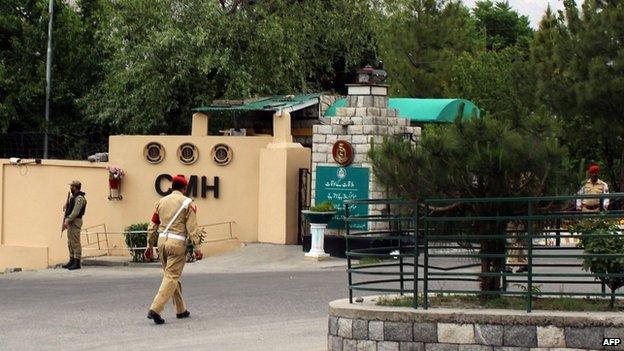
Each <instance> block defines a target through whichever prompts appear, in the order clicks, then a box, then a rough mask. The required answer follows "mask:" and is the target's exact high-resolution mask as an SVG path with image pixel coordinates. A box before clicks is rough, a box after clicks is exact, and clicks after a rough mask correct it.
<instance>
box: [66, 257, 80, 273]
mask: <svg viewBox="0 0 624 351" xmlns="http://www.w3.org/2000/svg"><path fill="white" fill-rule="evenodd" d="M80 268H81V267H80V259H79V258H76V259H74V263H73V264H72V265H71V266H69V267H67V269H69V270H70V271H73V270H74V269H80Z"/></svg>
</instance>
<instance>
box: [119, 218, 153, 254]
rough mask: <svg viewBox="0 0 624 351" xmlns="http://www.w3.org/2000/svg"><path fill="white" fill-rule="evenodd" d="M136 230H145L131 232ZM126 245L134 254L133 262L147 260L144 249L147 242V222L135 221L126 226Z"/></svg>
mask: <svg viewBox="0 0 624 351" xmlns="http://www.w3.org/2000/svg"><path fill="white" fill-rule="evenodd" d="M135 231H143V232H140V233H130V232H135ZM124 234H125V236H126V238H125V239H126V246H127V247H128V250H130V254H131V255H132V262H145V258H144V257H143V253H144V252H145V249H143V248H144V247H145V246H146V244H147V223H135V224H132V225H130V226H128V227H126V232H125V233H124Z"/></svg>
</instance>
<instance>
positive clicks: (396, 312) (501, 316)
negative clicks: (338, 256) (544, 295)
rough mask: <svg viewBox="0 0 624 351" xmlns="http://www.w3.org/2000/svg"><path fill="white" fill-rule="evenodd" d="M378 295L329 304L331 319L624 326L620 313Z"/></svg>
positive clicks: (578, 326)
mask: <svg viewBox="0 0 624 351" xmlns="http://www.w3.org/2000/svg"><path fill="white" fill-rule="evenodd" d="M376 298H377V297H376V296H370V297H365V298H364V301H363V302H362V303H354V304H350V303H349V300H348V299H342V300H335V301H332V302H330V304H329V315H330V317H340V318H351V319H364V320H383V321H389V322H412V323H414V322H415V323H426V322H435V323H459V324H464V323H471V324H497V325H504V326H513V325H520V326H557V327H573V328H588V327H624V315H622V313H618V312H562V311H533V312H531V313H527V312H525V311H520V310H499V309H487V310H485V309H446V308H430V309H428V310H424V309H417V310H415V309H413V308H410V307H389V306H378V305H376V304H375V303H376Z"/></svg>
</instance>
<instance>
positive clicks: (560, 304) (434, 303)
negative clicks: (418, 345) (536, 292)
mask: <svg viewBox="0 0 624 351" xmlns="http://www.w3.org/2000/svg"><path fill="white" fill-rule="evenodd" d="M422 301H423V299H422V296H419V297H418V302H419V303H420V304H421V305H422ZM413 303H414V299H413V298H412V297H411V296H401V297H394V296H393V297H380V298H378V299H377V305H379V306H394V307H412V305H413ZM429 307H433V308H436V307H439V308H472V309H488V308H489V309H508V310H526V299H525V298H522V297H513V296H505V297H497V298H493V299H489V300H481V299H480V298H479V297H478V296H468V295H463V296H459V295H454V296H430V297H429ZM533 309H534V310H547V311H581V312H608V311H624V302H623V301H621V300H617V301H616V303H615V308H614V309H610V308H609V299H608V298H604V299H602V298H572V297H560V298H534V299H533Z"/></svg>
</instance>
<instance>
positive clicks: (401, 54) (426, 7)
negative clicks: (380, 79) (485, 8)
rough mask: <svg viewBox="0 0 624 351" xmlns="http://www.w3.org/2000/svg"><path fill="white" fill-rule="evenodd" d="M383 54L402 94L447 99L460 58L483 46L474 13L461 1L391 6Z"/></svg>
mask: <svg viewBox="0 0 624 351" xmlns="http://www.w3.org/2000/svg"><path fill="white" fill-rule="evenodd" d="M385 5H386V7H385V8H384V12H385V13H386V16H387V17H386V18H384V23H385V26H383V27H382V28H381V32H382V35H381V39H380V40H379V55H380V57H381V59H382V60H383V61H384V63H385V67H386V69H387V71H388V74H389V77H390V81H391V91H392V93H393V94H395V95H399V96H412V97H442V96H443V92H444V87H445V82H447V81H448V80H449V78H450V74H449V69H450V67H451V66H452V65H453V63H454V59H455V57H457V56H458V55H461V54H462V53H464V52H469V53H474V52H476V51H477V50H478V49H479V48H480V47H482V44H483V40H482V39H483V37H482V35H481V33H480V32H479V31H478V30H477V28H476V24H475V19H474V18H473V17H472V16H471V15H470V10H469V9H468V8H467V7H465V6H464V5H463V4H461V2H459V1H455V0H453V1H446V0H415V1H412V0H389V1H386V2H385Z"/></svg>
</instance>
